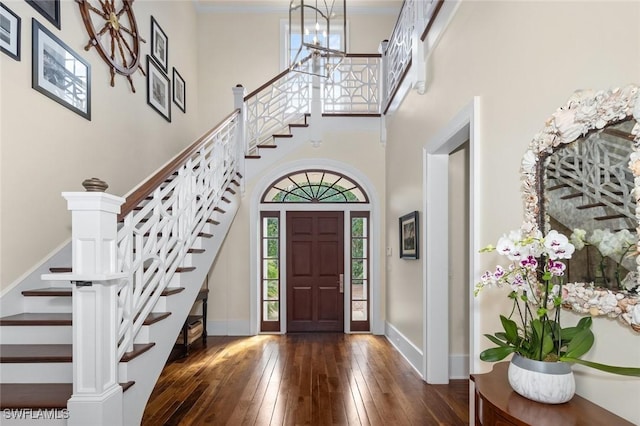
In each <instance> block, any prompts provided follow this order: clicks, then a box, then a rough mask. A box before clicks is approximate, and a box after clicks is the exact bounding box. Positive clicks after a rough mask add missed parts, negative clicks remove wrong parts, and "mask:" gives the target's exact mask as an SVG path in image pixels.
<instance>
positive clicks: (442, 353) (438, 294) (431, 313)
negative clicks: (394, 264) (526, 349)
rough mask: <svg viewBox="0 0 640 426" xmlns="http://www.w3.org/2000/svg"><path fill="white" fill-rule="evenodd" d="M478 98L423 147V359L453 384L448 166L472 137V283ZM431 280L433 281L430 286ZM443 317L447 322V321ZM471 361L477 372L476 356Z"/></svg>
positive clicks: (473, 320) (472, 317) (473, 304)
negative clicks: (451, 367) (452, 157)
mask: <svg viewBox="0 0 640 426" xmlns="http://www.w3.org/2000/svg"><path fill="white" fill-rule="evenodd" d="M479 104H480V100H479V97H477V96H476V97H474V98H473V100H472V101H471V102H470V103H469V104H468V105H467V106H465V107H464V108H463V109H462V110H461V111H460V112H459V113H458V114H457V115H456V116H455V117H454V118H453V119H452V120H451V121H450V122H449V123H448V124H447V125H446V126H444V127H443V128H442V130H441V131H440V132H439V133H438V134H436V136H435V137H433V138H432V139H431V140H430V141H429V142H428V143H427V144H426V145H425V147H424V153H423V156H424V158H423V191H424V194H423V203H424V205H423V211H424V212H425V219H424V220H425V226H424V227H423V228H422V231H421V232H422V241H423V247H422V250H423V253H428V255H427V256H425V259H426V260H425V262H424V263H423V283H422V286H423V310H424V314H423V345H424V348H423V352H424V354H425V356H424V358H423V364H422V368H421V372H422V375H423V377H424V378H425V380H426V381H427V382H428V383H431V384H438V383H449V378H450V377H451V373H450V354H449V327H448V322H449V289H448V283H449V276H448V275H449V271H448V268H442V267H441V265H449V250H448V246H447V241H448V229H449V222H448V208H449V207H448V206H449V203H448V197H449V191H448V185H447V183H448V179H449V178H448V170H449V164H448V162H449V154H450V153H452V152H453V151H455V150H456V149H457V148H458V147H459V146H461V145H462V144H464V143H465V142H466V141H469V210H470V211H469V234H470V235H469V262H470V265H469V277H468V282H469V283H472V282H473V280H474V277H475V276H477V270H478V262H479V259H478V250H479V246H478V241H479V238H478V232H479V226H478V223H479V214H478V212H479V206H478V204H479V200H478V197H477V195H476V194H478V193H479V185H480V182H479V179H476V176H478V164H479V158H478V157H479V149H478V145H479V130H478V113H479ZM427 284H428V285H427ZM468 297H469V300H470V302H469V310H470V312H469V336H468V338H469V348H470V351H471V354H470V356H471V360H476V359H478V354H479V349H478V346H477V345H478V343H477V342H476V340H477V338H476V336H477V335H478V332H479V326H478V323H479V320H478V318H477V316H478V309H477V301H476V300H475V298H474V297H473V286H471V285H469V289H468ZM443 321H444V322H445V323H444V324H443ZM471 360H470V362H472V363H473V364H472V365H469V369H470V370H471V371H475V365H476V364H475V361H471Z"/></svg>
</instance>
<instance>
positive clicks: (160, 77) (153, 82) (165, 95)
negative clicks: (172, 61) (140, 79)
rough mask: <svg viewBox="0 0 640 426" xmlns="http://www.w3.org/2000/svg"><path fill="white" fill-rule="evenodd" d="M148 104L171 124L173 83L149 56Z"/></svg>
mask: <svg viewBox="0 0 640 426" xmlns="http://www.w3.org/2000/svg"><path fill="white" fill-rule="evenodd" d="M147 103H148V104H149V105H151V107H152V108H153V109H155V110H156V111H158V113H159V114H160V115H161V116H163V117H164V118H165V120H167V121H168V122H171V83H170V82H169V77H167V76H166V75H165V73H163V72H162V70H161V69H160V67H159V66H158V64H156V62H155V61H154V60H153V59H151V56H149V55H147Z"/></svg>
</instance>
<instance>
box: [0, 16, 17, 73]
mask: <svg viewBox="0 0 640 426" xmlns="http://www.w3.org/2000/svg"><path fill="white" fill-rule="evenodd" d="M21 22H22V20H21V19H20V17H19V16H18V15H16V14H15V13H13V12H12V11H11V9H9V8H8V7H7V6H5V5H4V4H3V3H0V50H1V51H2V52H4V53H6V54H7V55H9V56H11V57H12V58H13V59H15V60H16V61H19V60H20V25H21Z"/></svg>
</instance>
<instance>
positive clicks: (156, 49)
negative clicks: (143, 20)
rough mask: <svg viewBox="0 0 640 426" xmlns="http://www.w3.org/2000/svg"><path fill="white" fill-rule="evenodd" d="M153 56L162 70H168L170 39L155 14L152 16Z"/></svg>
mask: <svg viewBox="0 0 640 426" xmlns="http://www.w3.org/2000/svg"><path fill="white" fill-rule="evenodd" d="M151 57H152V58H153V59H155V60H156V62H157V63H158V65H160V68H162V71H164V72H165V73H167V72H168V68H167V65H168V63H169V39H168V38H167V35H166V34H165V33H164V31H162V28H160V25H158V22H157V21H156V20H155V18H154V17H153V16H152V17H151Z"/></svg>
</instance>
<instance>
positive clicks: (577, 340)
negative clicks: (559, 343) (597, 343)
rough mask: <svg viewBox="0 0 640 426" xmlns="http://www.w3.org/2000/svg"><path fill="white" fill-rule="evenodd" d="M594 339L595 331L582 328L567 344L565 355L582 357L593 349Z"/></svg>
mask: <svg viewBox="0 0 640 426" xmlns="http://www.w3.org/2000/svg"><path fill="white" fill-rule="evenodd" d="M594 340H595V338H594V336H593V332H592V331H591V330H590V329H588V328H583V329H581V330H580V331H578V332H577V333H576V335H575V336H574V337H573V339H571V342H569V344H568V345H567V352H566V353H565V356H566V357H569V358H580V357H581V356H582V355H584V354H586V353H587V352H588V351H589V349H591V347H592V346H593V342H594Z"/></svg>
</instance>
